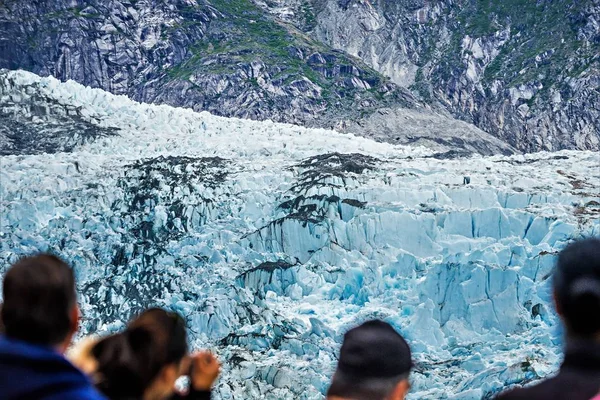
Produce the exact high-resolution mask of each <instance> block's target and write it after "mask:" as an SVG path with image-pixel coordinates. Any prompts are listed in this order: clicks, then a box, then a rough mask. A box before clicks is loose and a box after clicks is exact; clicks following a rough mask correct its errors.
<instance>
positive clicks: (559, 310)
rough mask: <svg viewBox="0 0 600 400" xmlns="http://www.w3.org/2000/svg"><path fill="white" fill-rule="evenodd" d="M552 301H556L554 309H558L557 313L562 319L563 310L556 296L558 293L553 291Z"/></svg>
mask: <svg viewBox="0 0 600 400" xmlns="http://www.w3.org/2000/svg"><path fill="white" fill-rule="evenodd" d="M552 300H553V301H554V308H555V309H556V313H557V314H558V316H559V317H561V318H562V315H563V310H562V308H561V306H560V303H559V301H558V297H557V295H556V291H552Z"/></svg>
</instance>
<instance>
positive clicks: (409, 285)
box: [0, 72, 600, 399]
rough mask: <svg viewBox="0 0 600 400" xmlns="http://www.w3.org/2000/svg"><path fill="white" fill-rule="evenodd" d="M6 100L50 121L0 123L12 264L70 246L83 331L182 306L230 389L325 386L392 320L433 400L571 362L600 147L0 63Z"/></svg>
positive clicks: (484, 390) (3, 243)
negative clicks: (571, 250) (378, 322)
mask: <svg viewBox="0 0 600 400" xmlns="http://www.w3.org/2000/svg"><path fill="white" fill-rule="evenodd" d="M73 110H76V111H73ZM0 111H1V112H0V115H2V118H3V120H4V121H9V122H10V123H12V124H13V125H14V126H17V125H18V126H21V127H22V126H26V127H33V128H31V130H30V131H27V132H26V133H27V134H28V135H29V136H28V137H29V140H33V139H35V138H36V137H37V136H39V135H45V136H44V138H43V139H44V146H43V147H39V146H37V147H34V148H33V150H34V151H31V149H32V148H31V146H29V145H28V144H27V143H23V142H19V141H18V140H15V136H14V135H12V136H10V135H9V136H7V137H5V138H4V139H6V140H4V141H3V140H1V139H2V138H1V137H0V148H1V149H2V153H1V154H4V155H3V156H1V157H0V200H1V206H2V212H1V214H0V215H1V218H0V238H1V240H0V259H1V261H2V262H1V264H0V265H1V266H0V270H3V269H5V268H6V267H7V266H8V264H9V263H10V262H12V261H14V260H16V259H17V258H18V257H20V256H22V255H24V254H29V253H31V252H34V251H41V250H42V251H45V250H51V251H56V252H58V253H59V254H61V255H63V256H65V257H66V258H68V259H69V260H70V261H71V262H72V263H73V264H74V265H75V268H76V272H77V276H78V279H79V285H80V292H81V304H82V308H83V312H84V321H83V330H84V332H85V333H90V332H106V331H111V330H115V329H119V328H120V327H121V326H122V325H123V323H124V321H126V320H127V319H128V318H129V317H130V316H131V315H133V314H135V313H137V312H139V311H140V310H141V309H143V308H145V307H148V306H149V305H159V306H165V307H169V308H172V309H175V310H177V311H179V312H181V313H182V314H183V315H184V316H185V317H186V319H187V322H188V326H189V328H190V331H191V336H192V339H193V344H194V346H197V347H210V348H212V349H214V350H215V351H216V352H217V353H219V355H220V357H221V358H222V359H223V361H224V365H225V371H224V376H223V378H222V379H221V381H220V383H219V386H218V389H217V397H218V398H222V399H234V398H235V399H239V398H244V399H248V398H256V399H259V398H260V399H263V398H266V399H291V398H294V399H319V398H322V397H323V393H324V392H325V390H326V388H327V384H328V381H329V378H330V375H331V373H332V371H333V368H334V366H335V360H336V358H335V357H336V353H337V351H338V348H339V345H340V341H341V338H342V335H343V333H344V332H345V330H346V329H347V328H348V327H351V326H353V325H355V324H357V323H360V322H361V321H363V320H365V319H367V318H373V317H377V318H383V319H385V320H387V321H388V322H390V323H392V324H393V325H394V326H395V327H397V328H398V329H399V330H400V331H401V332H402V333H403V334H404V335H405V336H406V337H407V339H408V340H409V341H410V343H411V345H412V347H413V349H414V350H415V358H416V369H415V373H414V374H413V393H412V395H411V396H412V397H411V398H414V399H444V398H452V399H481V398H489V397H491V396H492V395H493V394H494V393H496V392H498V391H499V390H501V388H503V387H505V386H506V385H507V384H524V383H527V382H530V381H532V380H535V379H538V378H539V377H541V376H544V375H546V374H548V373H551V372H553V371H554V370H555V369H556V367H557V364H558V363H559V361H560V341H561V337H560V331H559V327H558V323H557V318H556V316H555V315H554V312H553V310H552V307H551V305H550V297H551V295H550V291H549V283H550V276H551V271H552V265H553V262H554V258H555V256H556V253H557V251H559V250H560V249H561V248H562V247H563V246H564V245H565V244H566V243H567V242H568V241H569V240H571V239H573V238H577V237H580V236H589V235H600V215H599V213H600V198H599V193H598V190H599V187H600V168H598V165H599V163H600V156H599V155H598V154H597V153H591V152H568V151H566V152H560V153H539V154H532V155H527V156H514V157H501V156H498V157H488V158H481V157H476V158H468V159H464V158H462V159H445V155H437V154H432V153H431V152H430V151H428V150H426V149H423V148H410V147H403V146H392V145H389V144H382V143H376V142H372V141H369V140H366V139H363V138H358V137H354V136H352V135H342V134H338V133H336V132H332V131H325V130H309V129H304V128H300V127H296V126H291V125H281V124H273V123H270V122H264V123H258V122H250V121H243V120H235V119H224V118H218V117H214V116H211V115H209V114H206V113H200V114H197V113H193V112H191V111H189V110H184V109H174V108H170V107H165V106H152V105H144V104H138V103H134V102H132V101H130V100H128V99H126V98H124V97H118V96H112V95H109V94H107V93H105V92H103V91H100V90H95V89H88V88H84V87H82V86H80V85H77V84H75V83H73V82H67V83H62V84H61V83H59V82H57V81H56V80H54V79H51V78H39V77H37V76H35V75H32V74H28V73H24V72H2V73H0ZM56 120H59V122H60V123H56V124H52V123H51V124H50V125H48V128H47V129H40V126H42V125H43V124H45V123H48V122H53V121H54V122H55V121H56ZM11 126H12V125H11ZM44 126H45V125H44ZM82 126H84V127H85V129H86V130H85V132H86V134H85V135H82V136H79V137H78V138H77V140H74V139H73V136H72V135H76V134H77V133H78V132H81V129H82ZM42 150H43V151H42ZM465 177H467V178H468V179H465ZM467 181H468V182H469V183H468V184H467V183H466V182H467Z"/></svg>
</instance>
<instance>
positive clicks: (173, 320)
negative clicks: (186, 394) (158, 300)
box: [91, 308, 189, 399]
mask: <svg viewBox="0 0 600 400" xmlns="http://www.w3.org/2000/svg"><path fill="white" fill-rule="evenodd" d="M91 353H92V356H93V357H94V359H95V363H96V364H97V365H96V367H95V371H93V373H92V375H93V376H94V381H95V382H96V386H97V387H98V389H100V391H101V392H102V393H103V394H105V395H106V396H107V397H108V398H111V399H112V398H140V399H141V398H153V399H164V398H168V397H170V395H171V394H173V392H174V388H175V381H176V380H177V378H179V377H180V376H181V375H183V374H185V373H187V371H186V369H188V368H189V366H188V365H187V364H186V362H184V361H185V357H186V355H187V353H188V345H187V333H186V327H185V321H184V320H183V318H182V317H180V316H179V315H178V314H176V313H172V312H168V311H165V310H162V309H158V308H153V309H149V310H146V311H144V312H143V313H142V314H140V315H139V316H138V317H136V318H135V319H133V320H132V321H131V322H130V323H129V325H128V326H127V328H126V329H125V330H124V331H123V332H121V333H117V334H114V335H111V336H108V337H106V338H104V339H102V340H100V341H99V342H98V343H97V344H96V345H95V346H94V347H93V348H92V350H91Z"/></svg>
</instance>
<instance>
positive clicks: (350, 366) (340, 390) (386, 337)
mask: <svg viewBox="0 0 600 400" xmlns="http://www.w3.org/2000/svg"><path fill="white" fill-rule="evenodd" d="M411 368H412V358H411V352H410V347H409V346H408V344H407V343H406V341H405V340H404V338H402V336H400V335H399V334H398V332H396V330H395V329H394V328H392V326H391V325H389V324H388V323H386V322H383V321H378V320H373V321H368V322H365V323H364V324H362V325H360V326H359V327H356V328H354V329H351V330H350V331H348V332H347V333H346V335H345V336H344V342H343V343H342V348H341V350H340V357H339V360H338V366H337V369H336V371H335V374H334V376H333V379H332V382H331V386H330V387H329V390H328V391H327V397H328V398H342V399H353V400H354V399H356V400H402V399H404V397H405V396H406V393H407V392H408V390H409V388H410V384H409V383H408V376H409V373H410V370H411Z"/></svg>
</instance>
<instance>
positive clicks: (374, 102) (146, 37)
mask: <svg viewBox="0 0 600 400" xmlns="http://www.w3.org/2000/svg"><path fill="white" fill-rule="evenodd" d="M599 10H600V3H599V1H598V0H578V1H575V0H559V1H537V2H532V1H529V0H509V1H502V2H482V1H475V0H443V1H437V2H431V1H426V0H381V1H369V0H311V1H300V0H274V1H268V2H264V1H262V0H169V1H158V0H140V1H133V0H109V1H100V0H57V1H41V2H37V1H36V2H34V1H28V0H25V1H17V0H7V1H3V2H2V4H0V68H8V69H19V68H22V69H26V70H29V71H32V72H35V73H38V74H41V75H53V76H55V77H57V78H59V79H61V80H68V79H73V80H75V81H77V82H79V83H82V84H85V85H89V86H92V87H98V88H102V89H104V90H108V91H110V92H112V93H115V94H126V95H128V96H129V97H131V98H133V99H135V100H139V101H144V102H154V103H165V104H169V105H174V106H183V107H190V108H193V109H194V110H196V111H199V110H206V111H210V112H212V113H215V114H219V115H222V116H235V117H242V118H250V119H257V120H266V119H271V120H274V121H277V122H288V123H295V124H301V125H305V126H310V127H326V128H335V129H338V130H341V131H350V130H351V131H354V132H357V133H359V134H362V135H365V136H371V137H375V138H378V139H379V140H386V141H391V142H394V143H414V142H422V143H424V144H427V145H435V146H446V147H447V146H449V145H452V146H458V147H461V148H462V149H466V150H468V151H477V152H483V153H484V154H490V153H499V152H501V153H510V152H514V151H515V149H517V150H519V151H526V152H529V151H538V150H559V149H599V148H600V116H599V115H600V111H599V110H600V94H599V87H600V74H599V72H598V70H599V59H598V57H599V56H598V54H599V53H600V22H599V21H600V11H599ZM415 112H416V113H418V114H419V115H418V116H417V117H415V118H414V120H416V121H426V122H427V123H428V124H430V125H429V126H431V127H432V128H431V132H430V133H429V136H427V135H425V136H419V135H417V134H416V133H415V132H414V131H411V127H410V124H409V123H405V122H406V120H407V119H410V118H406V115H407V114H409V115H413V114H414V113H415ZM450 115H453V116H454V117H457V118H459V119H461V120H464V121H466V122H468V123H471V124H474V125H476V126H477V127H478V128H480V129H475V128H473V127H472V126H470V125H468V124H462V125H461V124H457V123H456V122H454V121H453V120H452V119H451V118H450ZM447 127H449V128H447ZM483 131H485V132H487V133H488V134H491V136H494V137H496V138H498V139H500V141H494V140H492V139H491V138H490V136H489V135H486V134H485V133H483ZM440 133H443V137H441V138H440V137H439V134H440ZM478 141H479V142H478ZM443 150H448V149H447V148H444V149H443Z"/></svg>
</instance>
